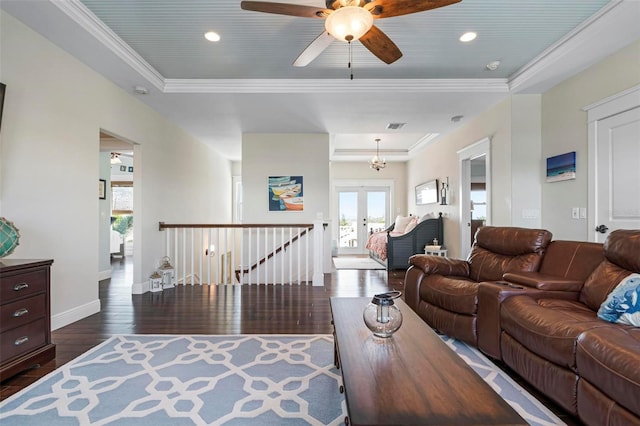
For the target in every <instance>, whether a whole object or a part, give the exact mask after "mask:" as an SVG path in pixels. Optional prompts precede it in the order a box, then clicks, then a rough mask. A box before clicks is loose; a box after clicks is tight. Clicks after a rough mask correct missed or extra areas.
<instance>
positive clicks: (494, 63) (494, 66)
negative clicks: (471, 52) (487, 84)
mask: <svg viewBox="0 0 640 426" xmlns="http://www.w3.org/2000/svg"><path fill="white" fill-rule="evenodd" d="M499 66H500V61H491V62H489V63H488V64H487V69H488V70H489V71H495V70H497V69H498V67H499Z"/></svg>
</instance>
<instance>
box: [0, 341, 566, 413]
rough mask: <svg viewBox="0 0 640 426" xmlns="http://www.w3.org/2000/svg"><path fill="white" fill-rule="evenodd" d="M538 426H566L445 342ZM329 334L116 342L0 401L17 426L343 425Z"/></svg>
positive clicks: (480, 360)
mask: <svg viewBox="0 0 640 426" xmlns="http://www.w3.org/2000/svg"><path fill="white" fill-rule="evenodd" d="M443 339H444V340H445V342H446V343H447V345H449V346H450V347H451V348H452V349H454V350H455V351H456V352H457V353H458V354H460V356H461V357H462V358H463V359H464V360H465V361H466V362H467V363H468V364H470V365H471V367H472V368H473V369H474V370H475V371H476V372H478V373H479V374H480V375H481V376H482V377H483V378H484V379H485V380H486V381H487V382H489V384H490V385H491V386H492V387H493V388H494V389H495V390H496V391H497V392H498V393H499V394H500V395H501V396H503V398H505V400H507V402H509V404H511V405H512V406H513V407H514V408H515V409H516V411H518V413H520V415H521V416H523V417H524V418H525V419H526V420H527V421H528V422H529V423H530V424H532V425H561V424H563V423H562V422H561V421H560V420H559V419H558V418H557V417H556V416H554V415H553V414H552V413H551V412H550V411H549V410H547V409H546V408H545V407H544V406H542V404H540V403H539V402H538V401H536V400H535V399H534V398H533V397H531V396H530V395H529V394H528V393H527V392H526V391H524V390H523V389H522V388H521V387H520V386H519V385H518V384H516V383H515V382H513V381H512V380H511V379H510V378H509V377H508V376H507V375H506V374H505V373H503V372H502V371H501V370H499V369H498V368H496V367H495V366H494V365H493V364H492V363H491V362H490V361H488V360H487V359H486V358H485V357H484V356H483V355H482V354H480V353H479V352H478V351H477V350H475V349H473V348H469V347H468V346H466V345H465V344H464V343H461V342H458V341H455V340H453V339H449V338H447V337H443ZM340 383H341V378H340V372H339V370H337V369H336V368H335V367H334V365H333V339H332V337H331V336H327V335H312V336H299V335H266V336H265V335H263V336H258V335H240V336H236V335H234V336H230V335H221V336H205V335H191V336H172V335H132V336H115V337H112V338H110V339H109V340H107V341H106V342H104V343H102V344H100V345H99V346H96V347H95V348H93V349H91V350H90V351H88V352H86V353H84V354H82V355H81V356H79V357H78V358H76V359H75V360H73V361H71V362H70V363H68V364H66V365H64V366H62V367H60V368H59V369H57V370H56V371H54V372H52V373H50V374H49V375H47V376H45V377H43V378H42V379H40V380H39V381H38V382H36V383H34V384H32V385H31V386H29V387H28V388H26V389H24V390H23V391H21V392H19V393H17V394H16V395H13V396H11V397H9V398H8V399H6V400H5V401H2V402H1V403H0V424H2V425H3V426H5V425H6V426H13V425H21V426H22V425H38V426H40V425H47V426H57V425H81V426H84V425H118V426H122V425H153V426H163V425H171V426H174V425H175V426H181V425H222V424H224V425H307V424H310V425H337V424H343V421H344V418H345V416H346V412H347V410H346V405H345V402H344V397H343V395H342V394H340V393H339V391H338V389H339V385H340Z"/></svg>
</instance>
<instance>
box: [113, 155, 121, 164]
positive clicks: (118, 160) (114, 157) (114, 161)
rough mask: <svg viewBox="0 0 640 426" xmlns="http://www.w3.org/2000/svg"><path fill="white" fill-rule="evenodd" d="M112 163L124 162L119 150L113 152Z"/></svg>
mask: <svg viewBox="0 0 640 426" xmlns="http://www.w3.org/2000/svg"><path fill="white" fill-rule="evenodd" d="M111 164H122V160H121V159H120V154H119V153H117V152H112V153H111Z"/></svg>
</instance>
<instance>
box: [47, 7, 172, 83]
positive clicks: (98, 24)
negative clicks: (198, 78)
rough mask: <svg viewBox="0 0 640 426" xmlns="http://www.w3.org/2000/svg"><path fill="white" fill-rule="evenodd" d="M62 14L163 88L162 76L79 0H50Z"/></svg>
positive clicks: (143, 75)
mask: <svg viewBox="0 0 640 426" xmlns="http://www.w3.org/2000/svg"><path fill="white" fill-rule="evenodd" d="M50 2H51V3H52V4H53V5H55V6H56V7H57V8H58V9H60V10H61V11H62V12H63V13H64V14H66V15H67V16H68V17H69V18H71V19H72V20H73V21H74V22H75V23H77V24H78V25H80V27H82V29H84V30H85V31H86V32H87V33H89V34H91V35H92V36H93V37H95V38H96V39H97V40H98V41H99V42H100V43H102V44H103V45H104V46H106V47H107V48H108V49H110V50H111V51H112V52H113V53H115V54H116V55H117V56H118V58H120V59H121V60H122V61H124V62H125V63H126V64H127V65H129V66H130V67H131V68H133V69H134V70H135V71H136V72H137V73H138V74H140V75H141V76H142V77H143V78H145V79H146V80H147V81H148V82H149V83H151V84H153V85H154V86H155V87H156V88H157V89H159V90H163V89H164V77H163V76H162V74H160V73H159V72H158V71H157V70H156V69H155V68H154V67H152V66H151V65H150V64H149V63H148V62H147V61H145V60H144V59H143V58H142V56H140V55H139V54H138V53H137V52H136V51H135V50H133V49H132V48H131V46H129V45H128V44H127V43H125V41H124V40H122V39H121V38H120V37H118V35H117V34H116V33H114V32H113V31H112V30H111V29H110V28H109V27H107V26H106V25H105V24H104V23H103V22H102V21H101V20H100V19H98V17H97V16H96V15H94V14H93V12H91V11H90V10H89V9H88V8H87V7H86V6H85V5H84V4H82V3H81V2H80V0H64V1H60V0H50Z"/></svg>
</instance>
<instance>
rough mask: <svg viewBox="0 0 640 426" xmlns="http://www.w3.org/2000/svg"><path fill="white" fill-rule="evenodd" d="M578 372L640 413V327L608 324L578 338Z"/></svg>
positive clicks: (622, 403) (602, 390) (628, 407)
mask: <svg viewBox="0 0 640 426" xmlns="http://www.w3.org/2000/svg"><path fill="white" fill-rule="evenodd" d="M576 362H577V369H578V374H580V376H581V377H582V378H583V379H585V380H587V381H588V382H589V383H591V384H592V385H593V386H595V387H596V388H598V389H599V390H600V391H601V392H602V393H604V394H605V395H606V396H608V397H609V398H611V399H613V400H615V401H616V402H618V403H619V404H620V405H622V406H623V407H625V408H626V409H628V410H629V411H631V412H633V413H635V414H636V415H637V416H640V398H638V396H639V395H640V328H633V327H623V326H608V327H601V328H598V329H594V330H589V331H587V332H585V333H582V334H581V335H580V337H579V338H578V343H577V351H576Z"/></svg>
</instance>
